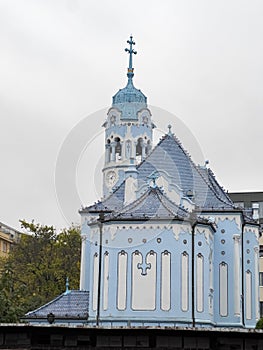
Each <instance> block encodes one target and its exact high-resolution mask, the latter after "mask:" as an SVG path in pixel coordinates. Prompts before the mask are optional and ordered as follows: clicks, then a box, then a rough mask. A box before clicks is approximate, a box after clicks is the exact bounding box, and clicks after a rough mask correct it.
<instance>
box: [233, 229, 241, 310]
mask: <svg viewBox="0 0 263 350" xmlns="http://www.w3.org/2000/svg"><path fill="white" fill-rule="evenodd" d="M233 239H234V313H235V316H240V296H241V295H240V236H239V235H234V236H233Z"/></svg>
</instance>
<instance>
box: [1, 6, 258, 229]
mask: <svg viewBox="0 0 263 350" xmlns="http://www.w3.org/2000/svg"><path fill="white" fill-rule="evenodd" d="M262 18H263V2H262V0H258V1H256V0H249V1H244V0H232V1H231V0H215V1H213V0H198V1H197V0H192V1H188V0H181V1H177V0H163V1H155V0H151V1H150V0H145V1H142V0H133V1H129V2H128V1H125V0H119V1H116V0H111V1H108V0H102V1H101V0H99V1H88V0H0V116H1V138H0V142H1V181H0V194H1V201H0V203H1V208H0V209H1V210H0V213H1V215H0V221H2V222H4V223H6V224H8V225H11V226H14V227H16V228H19V227H20V226H19V219H26V220H29V221H31V220H32V219H34V220H35V221H36V222H40V223H43V224H48V225H55V226H56V227H58V228H60V227H66V226H68V224H69V223H70V222H78V220H79V216H78V209H79V208H80V207H81V205H88V204H90V203H93V202H94V201H95V200H97V199H99V197H100V196H101V192H100V186H101V181H100V177H101V174H100V169H101V167H102V164H103V161H102V159H103V144H104V140H103V129H102V128H101V125H102V123H103V121H104V119H105V116H106V110H107V108H108V107H110V105H111V102H112V100H111V98H112V96H113V95H114V94H115V93H116V92H117V91H118V89H120V88H123V87H124V86H125V84H126V69H127V64H128V57H127V54H126V53H125V52H124V49H125V47H127V44H126V40H127V39H128V38H129V35H130V34H131V33H132V34H133V36H134V40H135V42H136V47H135V49H136V50H137V51H138V54H137V55H136V57H135V58H134V68H135V77H134V82H135V86H136V87H137V88H140V89H141V90H142V91H143V92H144V93H145V95H146V96H147V97H148V102H149V104H150V105H152V106H154V107H153V112H154V111H155V112H156V114H154V113H153V114H154V115H153V119H154V122H155V124H156V125H157V126H158V129H159V130H158V133H161V131H160V130H163V129H165V128H166V125H167V124H168V123H169V122H170V123H171V124H172V125H173V132H174V133H176V134H177V135H178V136H179V137H180V138H181V139H182V141H183V142H184V145H185V147H186V148H188V151H189V152H190V153H192V154H193V156H194V158H195V153H198V154H196V159H195V160H196V161H197V162H202V161H203V160H204V159H209V161H210V164H209V166H210V167H211V168H212V170H213V171H214V173H215V174H216V176H217V179H218V181H219V182H220V183H221V184H222V185H223V186H224V188H225V189H227V190H229V191H263V183H262V173H263V161H262V150H261V144H262V124H263V121H262V116H263V98H262V95H263V64H262V62H263V40H262V38H263V21H262ZM160 108H161V109H163V110H164V111H163V112H162V111H161V110H160ZM165 111H167V112H165ZM168 112H169V113H170V114H169V113H168ZM196 145H198V146H196ZM189 147H190V148H191V147H192V148H193V149H189ZM197 149H198V152H197ZM200 154H202V157H203V160H202V159H201V158H202V157H199V156H200ZM198 157H199V158H198ZM197 158H198V159H197ZM200 159H201V160H200ZM76 193H77V195H76Z"/></svg>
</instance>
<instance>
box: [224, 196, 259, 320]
mask: <svg viewBox="0 0 263 350" xmlns="http://www.w3.org/2000/svg"><path fill="white" fill-rule="evenodd" d="M229 197H230V198H231V199H232V201H233V202H234V203H235V204H236V205H237V206H240V207H243V208H245V210H246V212H247V213H248V214H250V215H254V217H255V219H258V221H259V223H260V226H261V228H263V192H232V193H229ZM259 299H260V317H263V236H262V234H260V236H259Z"/></svg>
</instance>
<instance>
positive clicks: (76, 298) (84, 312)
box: [24, 290, 89, 319]
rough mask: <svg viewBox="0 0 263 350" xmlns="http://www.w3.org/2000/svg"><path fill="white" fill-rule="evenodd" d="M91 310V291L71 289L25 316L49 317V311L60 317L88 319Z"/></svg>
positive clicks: (34, 317)
mask: <svg viewBox="0 0 263 350" xmlns="http://www.w3.org/2000/svg"><path fill="white" fill-rule="evenodd" d="M88 310H89V292H87V291H80V290H71V291H68V292H67V293H63V294H61V295H60V296H58V297H57V298H55V299H54V300H52V301H50V302H49V303H47V304H45V305H43V306H41V307H40V308H38V309H36V310H34V311H30V312H28V313H27V314H26V315H25V317H24V318H26V319H36V318H44V319H46V318H47V315H48V314H49V313H52V314H54V315H55V318H57V319H60V318H63V319H87V318H88Z"/></svg>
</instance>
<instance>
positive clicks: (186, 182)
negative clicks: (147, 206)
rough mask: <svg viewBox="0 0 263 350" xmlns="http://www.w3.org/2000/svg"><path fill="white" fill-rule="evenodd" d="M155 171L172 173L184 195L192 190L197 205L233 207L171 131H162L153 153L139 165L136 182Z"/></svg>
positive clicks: (143, 179) (203, 206)
mask: <svg viewBox="0 0 263 350" xmlns="http://www.w3.org/2000/svg"><path fill="white" fill-rule="evenodd" d="M154 171H157V172H159V173H162V172H166V173H167V174H169V175H170V176H172V177H173V178H174V179H175V183H176V184H177V185H178V186H179V187H180V188H181V189H182V190H183V192H184V194H185V195H186V194H187V192H188V191H192V192H193V194H194V202H195V203H196V205H197V206H198V207H200V208H211V207H214V208H222V207H232V202H231V200H230V199H229V197H228V196H227V195H226V193H225V192H224V191H223V190H222V189H221V190H220V191H219V189H218V188H219V187H220V186H219V185H218V184H217V183H216V181H215V180H213V182H212V180H211V176H210V175H209V177H208V176H204V174H202V172H201V171H200V168H198V167H197V166H196V165H195V164H194V162H193V161H192V160H191V157H190V155H189V154H188V153H187V152H186V151H185V150H184V149H183V147H182V145H181V143H180V141H179V140H178V139H177V138H176V137H175V136H174V135H169V134H168V135H165V136H164V137H163V138H162V139H161V141H160V142H159V143H158V145H157V146H156V147H155V148H154V150H153V151H152V153H151V154H150V155H149V156H148V157H147V158H146V159H145V160H144V161H143V162H142V163H141V164H140V165H139V166H138V179H139V186H141V185H142V184H143V182H145V179H146V178H147V176H149V175H150V174H151V173H152V172H154ZM206 171H207V170H206ZM215 183H216V184H217V185H215ZM213 185H214V186H213ZM215 188H217V191H216V190H215Z"/></svg>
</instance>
